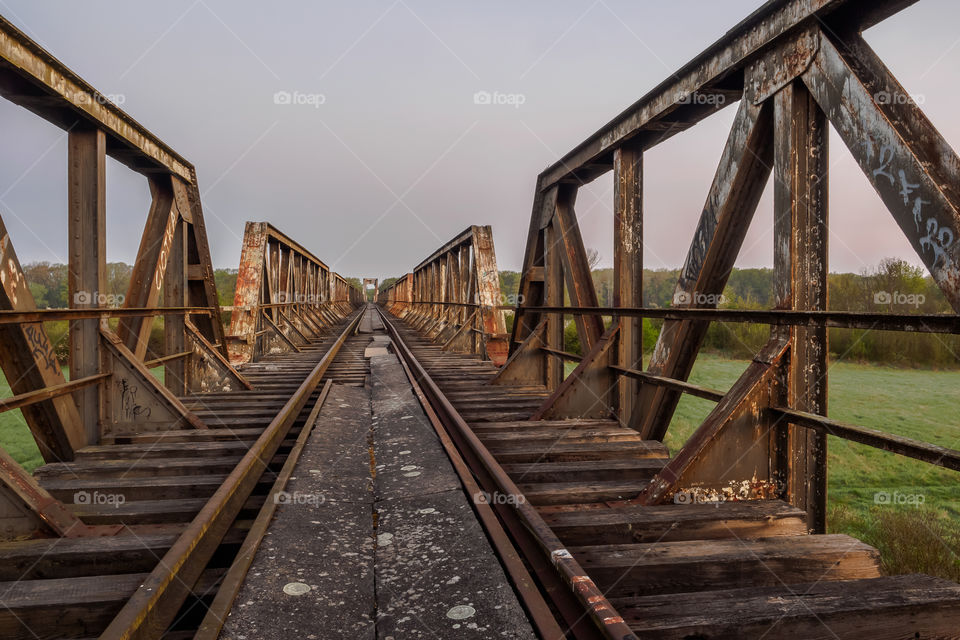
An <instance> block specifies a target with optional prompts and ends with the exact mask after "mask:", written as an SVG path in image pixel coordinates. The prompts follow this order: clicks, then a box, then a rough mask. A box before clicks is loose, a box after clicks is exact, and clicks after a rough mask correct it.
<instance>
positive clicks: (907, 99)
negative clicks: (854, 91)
mask: <svg viewBox="0 0 960 640" xmlns="http://www.w3.org/2000/svg"><path fill="white" fill-rule="evenodd" d="M873 101H874V102H876V103H877V104H923V103H924V102H926V101H927V98H926V96H924V95H923V94H922V93H912V94H911V93H903V92H902V91H877V92H876V93H874V94H873Z"/></svg>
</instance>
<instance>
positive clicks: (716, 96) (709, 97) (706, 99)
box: [677, 91, 727, 107]
mask: <svg viewBox="0 0 960 640" xmlns="http://www.w3.org/2000/svg"><path fill="white" fill-rule="evenodd" d="M726 103H727V96H725V95H724V94H722V93H700V92H699V91H694V92H693V93H688V94H687V95H685V96H683V97H682V98H680V99H679V100H677V104H696V105H713V106H717V107H719V106H722V105H724V104H726Z"/></svg>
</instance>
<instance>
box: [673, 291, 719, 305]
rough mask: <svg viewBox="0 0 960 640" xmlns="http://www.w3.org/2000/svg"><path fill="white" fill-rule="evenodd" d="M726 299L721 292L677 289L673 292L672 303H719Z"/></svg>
mask: <svg viewBox="0 0 960 640" xmlns="http://www.w3.org/2000/svg"><path fill="white" fill-rule="evenodd" d="M726 301H727V298H726V296H724V295H723V294H722V293H701V292H699V291H693V292H690V291H677V292H676V293H675V294H673V305H674V306H675V307H676V306H681V305H688V304H695V305H719V304H723V303H724V302H726Z"/></svg>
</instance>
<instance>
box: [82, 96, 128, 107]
mask: <svg viewBox="0 0 960 640" xmlns="http://www.w3.org/2000/svg"><path fill="white" fill-rule="evenodd" d="M126 101H127V96H125V95H123V94H122V93H95V94H93V95H89V94H86V93H84V94H81V95H80V96H78V97H77V102H79V103H80V104H111V103H112V104H115V105H117V106H118V107H119V106H120V105H122V104H123V103H124V102H126Z"/></svg>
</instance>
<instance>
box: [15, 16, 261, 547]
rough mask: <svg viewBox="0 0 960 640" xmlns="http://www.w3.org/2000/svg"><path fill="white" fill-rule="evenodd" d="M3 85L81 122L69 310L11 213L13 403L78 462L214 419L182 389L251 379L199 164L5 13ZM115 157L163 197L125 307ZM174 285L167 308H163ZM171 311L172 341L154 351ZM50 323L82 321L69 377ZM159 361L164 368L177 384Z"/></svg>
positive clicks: (30, 504) (33, 512)
mask: <svg viewBox="0 0 960 640" xmlns="http://www.w3.org/2000/svg"><path fill="white" fill-rule="evenodd" d="M0 95H2V96H3V97H5V98H7V99H9V100H11V101H12V102H14V103H17V104H20V105H23V106H24V107H26V108H28V109H30V110H31V111H33V112H34V113H36V114H37V115H39V116H40V117H42V118H44V119H45V120H47V121H49V122H51V123H53V124H54V125H56V126H59V127H62V128H63V129H65V130H66V131H67V132H68V133H67V197H68V211H67V214H68V216H67V225H66V226H67V229H68V231H69V233H68V234H67V235H68V240H69V242H68V245H69V246H68V255H69V264H68V265H67V267H68V269H67V274H68V282H67V288H68V294H67V295H68V300H69V308H68V309H44V310H38V309H36V308H35V305H34V302H33V297H32V296H31V295H30V291H29V288H28V287H27V286H26V281H25V280H24V278H23V273H22V270H21V268H20V265H19V262H18V260H17V257H16V253H15V251H14V250H13V246H12V245H11V243H10V238H9V236H8V235H7V232H6V229H5V228H4V227H3V224H2V221H0V252H2V256H0V257H2V265H3V266H2V276H3V277H0V314H2V315H0V366H2V368H3V370H4V373H5V375H6V377H7V379H8V380H10V381H11V389H12V391H13V393H14V396H13V397H12V398H8V399H7V400H5V401H4V406H5V408H7V409H10V408H17V409H19V410H20V411H22V413H23V415H24V417H25V420H26V422H27V424H28V426H29V427H30V429H31V432H32V434H33V435H34V439H35V440H36V442H37V445H38V447H39V449H40V452H41V455H42V456H43V457H44V460H46V461H47V462H51V463H55V462H64V461H71V460H74V458H75V452H76V451H77V450H79V449H81V448H83V447H85V446H91V445H94V446H95V445H99V444H100V443H101V438H103V437H105V436H109V437H114V436H118V435H123V434H127V435H129V434H135V433H142V432H145V431H159V430H168V429H176V428H182V427H188V428H196V429H203V428H205V427H206V425H205V424H204V422H203V421H202V420H200V419H199V418H198V417H197V416H196V415H195V414H194V413H193V412H192V411H190V410H188V409H187V408H186V407H185V405H184V404H183V402H182V401H181V400H180V399H179V398H178V395H182V394H184V393H186V392H187V390H188V388H189V389H194V390H202V389H211V390H212V389H216V390H222V389H224V388H226V387H229V388H249V384H247V383H246V381H245V380H244V379H243V377H242V376H241V375H240V374H238V373H237V372H236V371H235V370H233V369H232V368H231V367H230V365H229V363H228V362H227V361H226V360H225V357H224V356H225V355H226V343H225V340H224V331H223V326H222V323H221V319H220V308H219V304H218V301H217V293H216V286H215V283H214V279H213V266H212V264H211V261H210V251H209V246H208V242H207V237H206V229H205V227H204V221H203V212H202V207H201V204H200V197H199V190H198V188H197V177H196V172H195V170H194V168H193V167H192V166H191V165H190V164H189V163H187V162H186V161H185V160H184V159H183V158H182V157H180V156H179V155H177V154H176V153H175V152H173V151H172V150H171V149H170V148H169V147H168V146H166V145H165V144H164V143H163V142H161V141H160V140H159V139H158V138H156V137H155V136H154V135H153V134H151V133H150V132H149V131H147V130H146V129H145V128H143V127H142V126H141V125H140V124H138V123H137V122H136V121H134V120H133V119H132V118H131V117H130V116H129V115H127V114H126V113H124V112H123V111H122V110H120V109H119V108H118V107H117V106H115V105H114V104H112V103H111V102H110V101H109V100H107V99H106V98H105V97H104V96H103V94H101V93H99V92H97V91H96V90H95V89H94V88H93V87H91V86H90V85H89V84H87V83H85V82H84V81H83V80H82V79H80V78H79V77H77V76H76V74H74V73H73V72H71V71H70V70H69V69H67V68H66V67H65V66H64V65H63V64H62V63H60V62H59V61H58V60H56V59H55V58H53V57H52V56H51V55H50V54H49V53H47V52H46V51H44V50H43V49H42V48H41V47H39V46H38V45H37V44H36V43H35V42H33V41H31V40H30V39H29V38H27V37H26V36H25V35H24V34H23V33H21V32H20V31H18V30H16V29H15V28H14V27H13V26H12V25H10V23H9V22H7V21H6V20H4V19H2V18H0ZM108 156H109V157H113V158H115V159H117V160H119V161H120V162H122V163H124V164H126V165H127V166H129V167H130V168H132V169H133V170H135V171H137V172H140V173H142V174H144V175H146V176H147V178H148V183H149V186H150V190H151V195H152V204H151V208H150V212H149V214H148V215H147V220H146V224H145V226H144V229H143V233H142V236H141V241H140V248H139V251H138V253H137V257H136V261H135V264H134V268H133V274H132V277H131V282H130V288H129V289H128V291H127V295H126V296H125V299H124V300H123V302H122V305H123V308H115V307H116V302H115V301H111V300H110V296H109V295H108V291H107V287H106V243H105V237H106V219H107V215H108V211H107V205H106V187H105V182H106V158H107V157H108ZM161 293H162V295H163V304H164V305H165V306H164V307H161V306H158V304H159V303H160V300H159V298H160V295H161ZM158 316H161V317H163V319H164V346H163V348H162V349H161V350H160V352H159V353H150V349H149V348H148V339H149V335H150V331H151V328H152V327H153V325H154V320H155V319H156V317H158ZM110 318H119V319H120V322H119V327H118V330H119V332H120V335H119V336H118V335H117V334H115V333H113V332H112V331H111V330H109V329H108V327H109V325H108V319H110ZM51 320H68V321H69V330H68V334H67V339H68V342H69V367H70V371H69V377H70V379H71V380H72V382H69V383H67V382H66V377H65V376H64V374H63V372H62V370H61V366H60V363H59V362H58V361H57V358H56V355H55V353H54V351H53V348H52V345H51V343H50V340H49V338H48V337H47V335H46V333H45V330H44V326H43V322H45V321H51ZM188 340H189V342H190V345H191V348H190V349H187V342H188ZM184 354H186V355H184ZM146 362H149V363H150V364H151V366H158V365H162V366H164V384H161V383H159V382H158V380H157V378H156V377H155V376H154V375H152V374H151V373H150V372H149V370H148V369H147V367H146V366H145V363H146ZM20 472H22V470H18V469H14V468H13V467H11V466H10V465H7V466H5V468H3V469H0V483H5V484H6V485H7V486H10V485H11V483H13V484H16V483H17V482H18V480H17V478H18V476H20V475H23V474H22V473H20ZM40 498H42V499H39V500H27V501H26V502H23V504H22V505H21V506H22V507H23V508H24V509H26V511H27V515H28V516H29V517H28V519H30V518H33V519H34V520H36V519H37V518H39V519H40V520H41V521H42V520H43V519H44V518H45V517H46V516H45V515H44V514H45V513H54V511H55V510H59V511H61V512H63V513H67V509H66V508H65V507H64V506H63V505H61V504H60V503H59V502H57V501H53V502H50V503H47V502H45V498H43V496H40ZM51 500H52V498H51ZM74 520H75V517H74ZM75 530H77V531H79V530H81V529H75ZM83 530H86V529H83ZM65 531H66V529H65V528H64V527H60V526H55V527H47V528H46V529H45V532H46V533H47V535H49V534H50V533H52V534H53V535H74V534H72V533H71V534H67V533H65Z"/></svg>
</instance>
